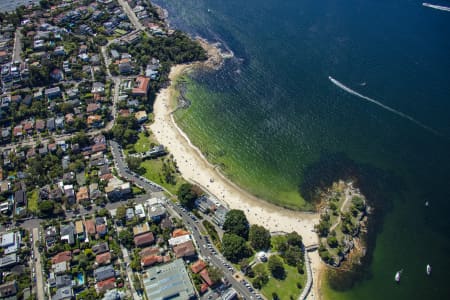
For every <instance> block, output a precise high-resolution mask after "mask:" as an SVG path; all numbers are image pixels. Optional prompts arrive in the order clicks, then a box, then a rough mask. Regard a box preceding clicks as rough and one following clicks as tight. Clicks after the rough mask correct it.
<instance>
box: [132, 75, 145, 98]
mask: <svg viewBox="0 0 450 300" xmlns="http://www.w3.org/2000/svg"><path fill="white" fill-rule="evenodd" d="M149 89H150V78H148V77H145V76H138V77H137V78H136V80H135V82H134V86H133V89H132V90H131V94H132V95H133V96H146V95H147V93H148V91H149Z"/></svg>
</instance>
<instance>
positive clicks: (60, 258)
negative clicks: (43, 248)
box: [51, 251, 72, 264]
mask: <svg viewBox="0 0 450 300" xmlns="http://www.w3.org/2000/svg"><path fill="white" fill-rule="evenodd" d="M71 260H72V252H71V251H63V252H59V253H58V254H56V255H55V256H53V257H52V259H51V262H52V264H58V263H60V262H70V261H71Z"/></svg>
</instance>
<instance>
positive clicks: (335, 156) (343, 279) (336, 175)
mask: <svg viewBox="0 0 450 300" xmlns="http://www.w3.org/2000/svg"><path fill="white" fill-rule="evenodd" d="M338 180H353V181H354V185H355V186H356V187H358V188H359V189H360V191H361V193H362V194H363V195H364V196H365V197H366V198H367V200H368V202H369V205H370V207H371V208H372V209H373V213H372V214H371V215H369V222H368V224H367V229H368V234H366V235H365V237H364V244H365V246H366V255H365V256H364V257H363V258H361V260H360V264H354V265H352V266H346V265H345V263H344V266H345V269H346V271H342V270H339V269H336V270H334V269H333V270H329V271H328V272H327V279H328V282H329V285H330V287H331V288H332V289H334V290H337V291H345V290H348V289H351V288H352V287H354V286H355V285H356V284H357V283H359V282H361V281H364V280H368V279H370V278H372V274H371V273H370V268H369V266H370V264H371V262H372V259H373V253H374V249H375V243H376V237H377V235H378V233H379V232H381V230H382V227H383V219H384V216H385V215H386V214H387V213H388V212H389V211H390V210H391V209H392V199H394V198H399V197H401V191H402V190H404V188H405V184H404V182H403V181H402V180H401V179H400V178H399V177H398V176H396V175H394V174H393V173H391V172H389V171H386V170H382V169H379V168H377V167H374V166H372V165H369V164H362V163H359V162H356V161H354V160H352V159H350V158H349V157H348V156H347V155H346V154H344V153H331V154H323V155H322V156H321V157H320V159H319V160H318V161H316V162H315V163H313V164H311V165H309V166H307V167H306V169H305V172H304V180H303V182H302V183H301V184H300V186H299V189H300V193H301V195H303V197H304V198H305V200H307V201H308V202H310V203H312V204H317V203H318V201H319V199H318V196H317V191H318V190H321V189H325V188H328V187H330V186H331V185H332V183H333V182H336V181H338ZM342 269H344V268H342Z"/></svg>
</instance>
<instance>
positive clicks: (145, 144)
mask: <svg viewBox="0 0 450 300" xmlns="http://www.w3.org/2000/svg"><path fill="white" fill-rule="evenodd" d="M150 143H151V141H150V137H148V136H146V135H145V133H143V132H139V139H138V140H137V142H136V144H134V150H136V152H146V151H148V150H150Z"/></svg>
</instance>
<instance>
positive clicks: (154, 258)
mask: <svg viewBox="0 0 450 300" xmlns="http://www.w3.org/2000/svg"><path fill="white" fill-rule="evenodd" d="M162 262H163V257H162V256H159V255H150V256H146V257H144V258H142V259H141V265H142V266H143V267H149V266H152V265H154V264H156V263H162Z"/></svg>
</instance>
